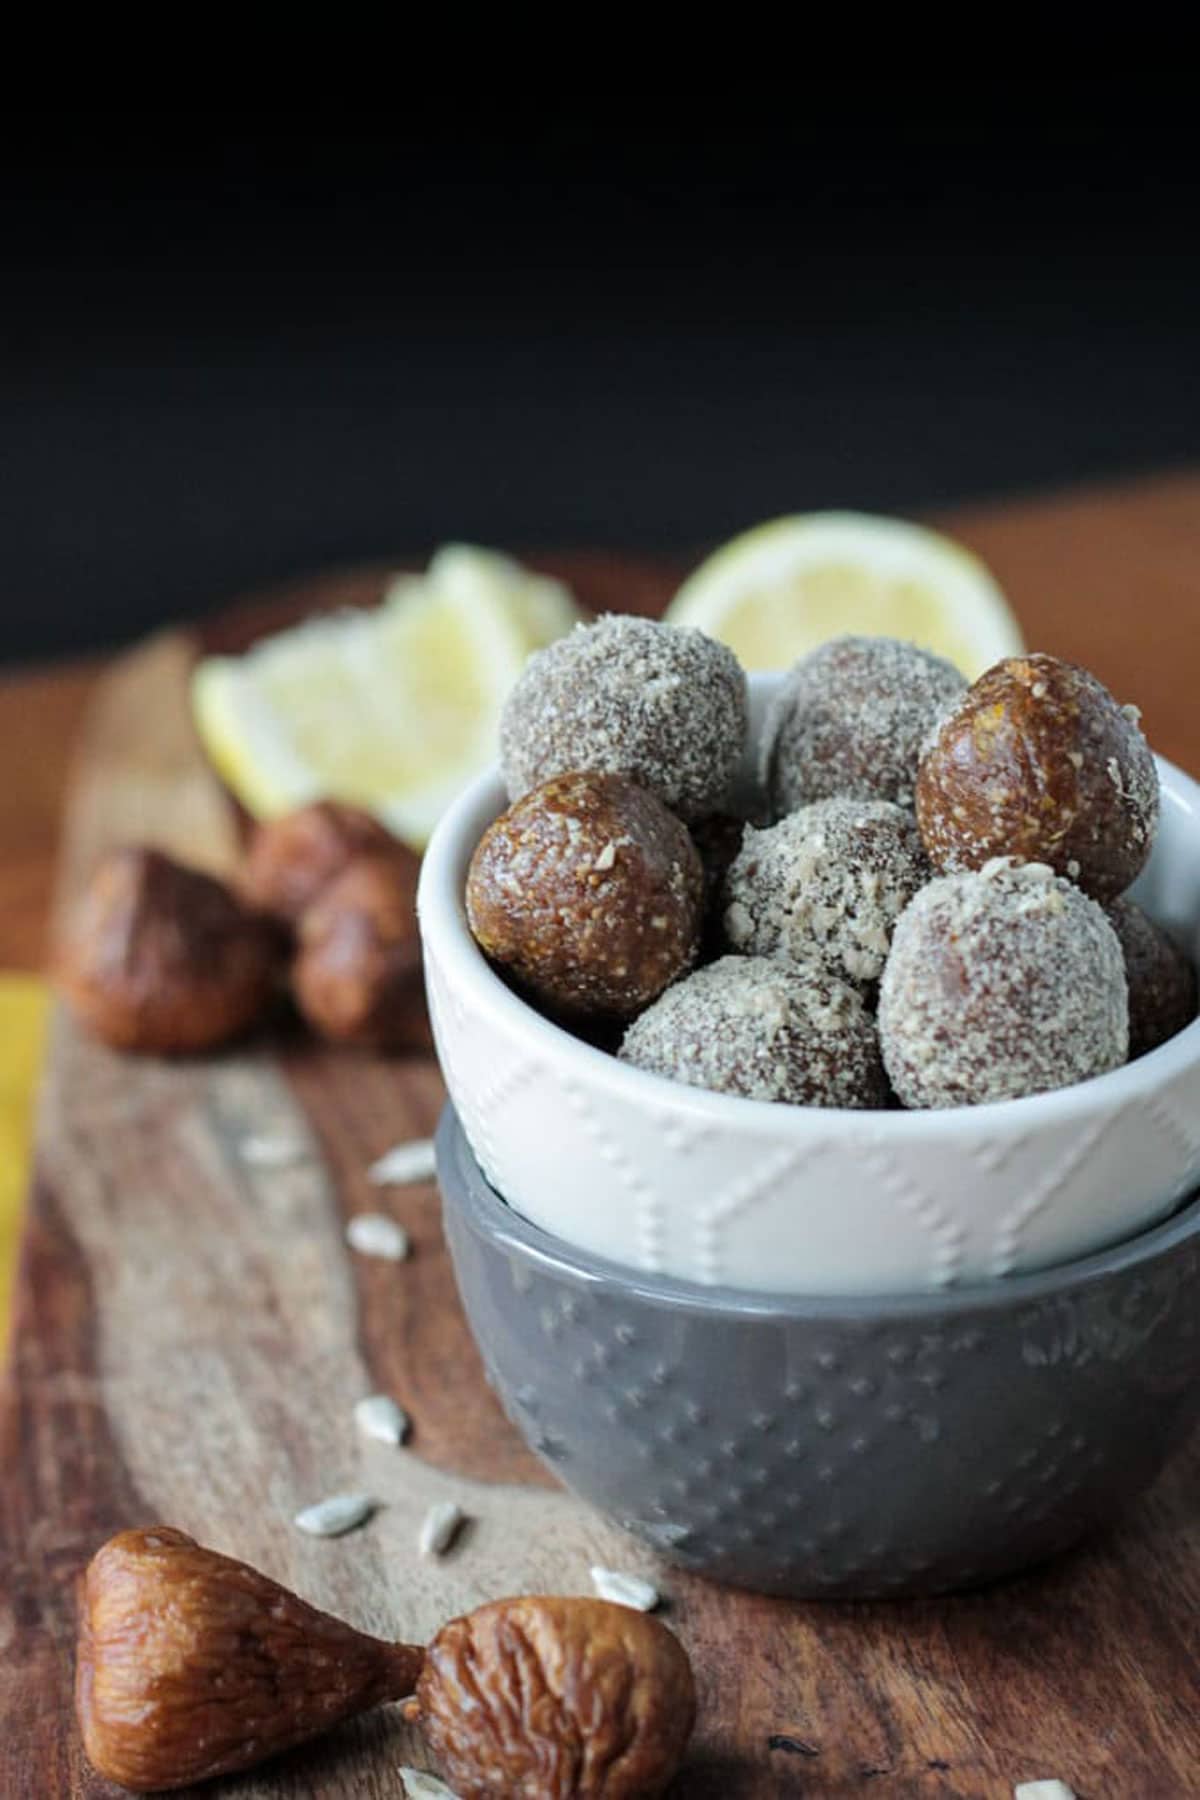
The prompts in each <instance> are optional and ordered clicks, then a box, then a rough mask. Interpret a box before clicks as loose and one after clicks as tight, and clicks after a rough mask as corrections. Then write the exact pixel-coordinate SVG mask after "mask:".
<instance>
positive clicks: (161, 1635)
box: [75, 1526, 424, 1793]
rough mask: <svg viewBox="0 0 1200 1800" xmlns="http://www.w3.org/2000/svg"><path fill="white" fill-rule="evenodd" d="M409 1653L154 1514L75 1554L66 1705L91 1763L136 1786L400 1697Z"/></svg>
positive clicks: (414, 1653) (246, 1757)
mask: <svg viewBox="0 0 1200 1800" xmlns="http://www.w3.org/2000/svg"><path fill="white" fill-rule="evenodd" d="M423 1661H424V1652H423V1651H422V1650H420V1649H418V1648H416V1647H414V1646H412V1645H408V1644H385V1643H382V1642H380V1640H378V1639H377V1638H371V1637H366V1636H364V1635H363V1633H362V1632H359V1631H354V1630H353V1629H352V1628H351V1627H350V1626H349V1625H343V1624H342V1623H341V1622H340V1620H338V1619H332V1618H330V1617H329V1615H328V1614H327V1613H323V1612H318V1611H317V1610H316V1608H315V1607H312V1606H308V1605H306V1603H305V1602H304V1601H303V1600H300V1599H298V1598H297V1596H296V1595H295V1594H293V1593H290V1592H289V1591H288V1589H287V1588H283V1587H280V1586H279V1585H278V1584H277V1583H276V1582H274V1581H271V1580H269V1579H268V1577H267V1576H265V1575H260V1574H259V1573H258V1571H257V1570H256V1569H251V1568H249V1567H248V1566H247V1564H245V1563H241V1562H235V1561H233V1559H232V1558H230V1557H228V1556H220V1555H218V1554H217V1552H216V1551H215V1550H205V1549H202V1548H201V1546H200V1545H199V1544H197V1543H196V1542H195V1541H194V1540H193V1539H192V1538H190V1537H187V1536H185V1534H184V1533H183V1532H182V1531H174V1530H172V1529H170V1527H168V1526H156V1527H154V1528H153V1529H152V1530H149V1531H123V1532H120V1533H119V1534H118V1535H117V1536H116V1537H114V1538H110V1539H109V1541H108V1543H107V1544H105V1545H104V1546H103V1548H102V1549H100V1550H98V1551H97V1552H96V1555H95V1556H94V1557H93V1558H92V1560H91V1563H90V1564H89V1565H88V1569H87V1572H86V1574H85V1575H84V1577H83V1583H82V1611H81V1617H80V1624H79V1643H78V1651H77V1658H76V1669H75V1709H76V1712H77V1714H78V1718H79V1726H80V1730H81V1731H82V1733H83V1742H84V1747H85V1749H86V1750H87V1753H88V1757H89V1758H90V1760H91V1762H92V1763H93V1764H94V1766H95V1767H96V1768H97V1769H98V1770H99V1771H100V1773H101V1774H102V1775H106V1776H108V1778H109V1779H110V1780H112V1781H118V1782H121V1783H122V1785H123V1786H125V1787H127V1788H132V1789H133V1790H134V1792H135V1793H148V1792H151V1791H154V1790H157V1789H161V1788H174V1787H184V1786H186V1785H187V1784H188V1783H190V1782H193V1781H204V1780H206V1779H207V1778H208V1777H210V1776H213V1775H226V1774H229V1773H230V1772H231V1771H233V1770H235V1769H246V1768H249V1767H250V1766H251V1765H252V1764H254V1763H258V1762H262V1761H263V1760H264V1759H265V1758H266V1757H268V1756H274V1755H275V1754H276V1753H277V1752H278V1751H280V1750H286V1749H288V1748H289V1747H290V1746H291V1745H293V1744H299V1743H302V1742H303V1741H304V1740H305V1739H306V1738H310V1737H314V1736H316V1734H317V1733H318V1732H321V1731H326V1730H328V1729H329V1728H330V1727H331V1726H333V1725H336V1724H338V1723H339V1722H340V1721H341V1720H343V1719H348V1718H350V1717H352V1716H353V1715H354V1714H355V1713H359V1712H364V1711H365V1710H366V1709H367V1708H368V1707H371V1706H377V1705H379V1703H380V1702H381V1701H384V1700H398V1699H401V1698H403V1696H405V1695H406V1694H411V1693H412V1691H413V1689H414V1687H415V1685H416V1682H417V1678H418V1676H419V1675H420V1672H421V1666H422V1663H423Z"/></svg>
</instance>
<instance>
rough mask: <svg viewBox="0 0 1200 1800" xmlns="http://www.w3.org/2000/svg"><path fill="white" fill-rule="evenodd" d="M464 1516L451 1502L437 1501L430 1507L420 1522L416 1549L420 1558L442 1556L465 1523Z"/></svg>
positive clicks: (459, 1508)
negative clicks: (419, 1553)
mask: <svg viewBox="0 0 1200 1800" xmlns="http://www.w3.org/2000/svg"><path fill="white" fill-rule="evenodd" d="M466 1516H467V1515H466V1514H465V1513H464V1512H463V1510H462V1508H461V1507H460V1506H456V1505H455V1504H454V1501H453V1500H439V1501H438V1503H437V1505H436V1506H431V1507H430V1509H429V1511H428V1512H427V1513H426V1514H425V1517H424V1519H423V1520H422V1522H421V1532H420V1536H419V1537H418V1538H417V1548H418V1550H419V1551H420V1552H421V1555H422V1556H444V1555H445V1553H446V1551H447V1550H448V1549H449V1548H450V1546H451V1544H452V1543H453V1542H454V1540H455V1538H456V1537H457V1536H458V1534H459V1531H460V1530H461V1529H462V1526H463V1524H464V1523H465V1521H466Z"/></svg>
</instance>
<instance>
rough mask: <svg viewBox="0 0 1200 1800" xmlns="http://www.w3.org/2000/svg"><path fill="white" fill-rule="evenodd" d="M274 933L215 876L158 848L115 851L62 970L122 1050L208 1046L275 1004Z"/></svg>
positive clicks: (85, 1010) (80, 1009) (102, 1034)
mask: <svg viewBox="0 0 1200 1800" xmlns="http://www.w3.org/2000/svg"><path fill="white" fill-rule="evenodd" d="M281 949H282V946H281V944H280V941H279V937H278V933H277V930H276V928H275V926H274V925H273V924H272V923H271V922H270V921H268V920H266V919H264V918H262V917H261V916H259V915H258V914H256V913H253V912H250V911H249V910H248V909H247V908H246V907H244V906H243V905H242V904H241V903H240V902H239V901H238V900H237V899H235V897H234V896H233V895H232V894H231V893H230V892H229V890H228V889H227V888H225V887H223V886H222V884H221V883H220V882H219V881H216V880H214V879H213V877H212V876H211V875H204V874H202V873H201V872H200V871H199V870H198V869H186V868H184V867H183V866H182V864H180V863H177V862H174V861H172V859H171V858H170V857H169V856H165V855H164V854H163V853H162V852H161V851H159V850H150V849H145V848H140V847H136V846H130V847H128V848H125V849H120V850H113V851H110V852H109V853H108V855H107V856H105V857H104V858H103V859H102V860H101V861H100V863H99V864H98V865H97V867H96V868H95V870H94V871H93V874H92V877H91V880H90V881H89V883H88V886H87V889H86V891H85V893H84V895H83V899H82V901H81V903H80V905H79V907H78V909H77V911H76V913H75V916H74V919H73V921H72V923H71V926H70V928H69V931H68V933H67V936H66V937H65V939H64V941H63V943H62V944H61V946H60V947H59V951H58V955H57V958H56V975H57V979H58V983H59V985H60V987H61V988H62V991H63V993H64V994H65V996H66V998H67V1000H68V1001H69V1002H70V1004H71V1006H72V1007H73V1009H74V1011H75V1012H76V1013H77V1014H78V1016H79V1017H80V1018H81V1019H82V1021H83V1022H84V1024H85V1025H86V1026H87V1027H88V1028H89V1030H91V1031H92V1032H93V1033H94V1034H95V1035H96V1036H97V1037H98V1038H101V1039H103V1041H104V1042H105V1043H106V1044H111V1045H113V1046H114V1048H116V1049H118V1050H148V1051H158V1052H161V1053H165V1054H170V1053H171V1052H183V1051H191V1050H207V1049H210V1048H211V1047H212V1046H213V1045H215V1044H220V1043H223V1042H225V1040H226V1039H228V1038H232V1037H236V1036H237V1035H238V1033H239V1032H242V1031H244V1030H245V1029H246V1028H247V1027H248V1026H250V1025H252V1024H253V1023H254V1022H255V1021H256V1020H257V1019H258V1018H259V1017H260V1016H261V1015H262V1014H263V1013H264V1012H265V1011H266V1009H267V1007H268V1005H269V1004H270V1001H271V999H272V996H273V994H274V992H275V989H276V983H277V979H278V975H279V970H280V961H281Z"/></svg>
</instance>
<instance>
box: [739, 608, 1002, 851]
mask: <svg viewBox="0 0 1200 1800" xmlns="http://www.w3.org/2000/svg"><path fill="white" fill-rule="evenodd" d="M966 685H967V682H966V677H965V676H964V675H961V674H960V673H959V671H958V670H957V669H956V668H955V667H954V664H953V663H949V662H946V661H945V660H944V658H942V657H940V656H934V655H933V654H932V652H930V651H928V650H920V649H918V648H917V646H916V644H905V643H901V642H900V641H899V640H898V639H896V638H886V637H839V638H833V639H831V641H830V642H829V643H827V644H821V645H820V646H819V647H818V648H817V649H816V650H813V651H811V652H810V653H809V655H807V656H805V657H802V658H801V659H800V661H799V662H798V663H796V664H795V665H794V666H793V667H792V669H791V670H790V671H789V672H788V674H787V675H785V676H784V678H783V680H782V682H781V683H780V685H779V688H778V690H777V691H776V694H775V697H774V699H773V701H772V703H771V706H770V709H769V711H768V713H767V720H766V725H765V728H764V731H763V739H762V745H761V748H760V753H759V776H760V780H761V782H762V785H763V787H764V789H765V791H766V795H767V799H768V802H769V804H770V807H771V811H772V814H773V816H774V817H776V818H779V817H780V816H781V815H782V814H784V813H789V812H794V811H795V809H796V808H797V807H799V806H807V805H808V804H809V803H810V802H811V801H813V800H827V799H831V798H833V797H835V796H838V795H845V796H847V797H849V798H850V799H854V800H891V801H894V802H895V803H896V804H897V805H900V806H911V805H912V798H913V788H914V786H915V783H916V779H917V760H918V757H919V755H920V750H921V745H922V743H923V742H924V740H925V738H926V736H927V735H928V733H929V731H930V729H931V728H932V726H933V725H934V724H935V723H936V721H937V719H938V718H939V717H940V716H941V714H942V713H943V712H944V711H945V710H946V708H947V706H948V705H949V704H950V703H951V702H952V701H953V700H955V699H957V698H958V696H959V695H960V694H961V693H962V692H963V691H964V689H965V688H966Z"/></svg>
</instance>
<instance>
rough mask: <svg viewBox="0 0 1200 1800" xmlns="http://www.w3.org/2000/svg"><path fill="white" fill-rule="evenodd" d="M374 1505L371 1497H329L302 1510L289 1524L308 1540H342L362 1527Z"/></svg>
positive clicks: (360, 1495)
mask: <svg viewBox="0 0 1200 1800" xmlns="http://www.w3.org/2000/svg"><path fill="white" fill-rule="evenodd" d="M376 1504H377V1503H376V1501H375V1500H374V1499H373V1498H372V1497H371V1495H370V1494H330V1496H329V1498H328V1499H326V1500H318V1501H317V1502H316V1503H315V1504H314V1505H313V1506H305V1507H303V1508H302V1509H301V1510H300V1512H298V1513H297V1514H296V1516H295V1518H294V1519H293V1520H292V1524H293V1525H295V1527H296V1528H297V1530H298V1531H304V1532H307V1534H308V1536H309V1537H341V1536H342V1534H343V1533H344V1532H347V1531H353V1530H355V1529H356V1527H357V1526H359V1525H365V1523H366V1521H367V1520H368V1519H369V1518H370V1516H371V1514H372V1513H373V1512H374V1511H375V1507H376Z"/></svg>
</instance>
